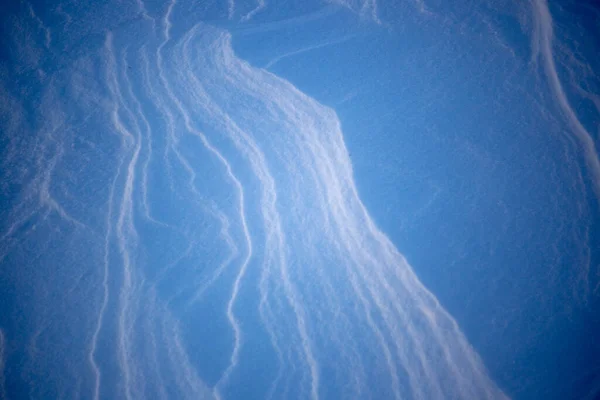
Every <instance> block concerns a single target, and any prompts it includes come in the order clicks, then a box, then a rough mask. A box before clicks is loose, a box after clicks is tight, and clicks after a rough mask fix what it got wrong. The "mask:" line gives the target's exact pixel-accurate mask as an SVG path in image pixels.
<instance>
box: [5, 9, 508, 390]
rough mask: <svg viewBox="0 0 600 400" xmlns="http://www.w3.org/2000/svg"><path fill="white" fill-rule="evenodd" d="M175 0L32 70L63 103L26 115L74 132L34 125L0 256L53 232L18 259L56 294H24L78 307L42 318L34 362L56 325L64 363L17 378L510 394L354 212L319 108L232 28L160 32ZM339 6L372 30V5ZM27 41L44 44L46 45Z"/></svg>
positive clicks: (117, 384) (77, 386) (149, 386)
mask: <svg viewBox="0 0 600 400" xmlns="http://www.w3.org/2000/svg"><path fill="white" fill-rule="evenodd" d="M181 3H184V2H183V0H179V1H176V0H171V1H170V2H168V3H167V4H164V6H163V7H162V8H160V9H158V10H157V9H155V8H154V7H153V6H151V4H150V3H148V4H146V3H144V2H143V1H141V0H139V1H137V2H136V4H137V6H136V10H135V12H136V17H135V18H133V19H132V20H131V21H130V20H127V23H122V24H121V23H119V24H116V26H115V27H113V28H111V29H106V28H104V23H102V24H101V25H102V31H101V32H102V34H99V35H97V36H94V37H95V38H101V37H103V38H104V41H103V42H102V41H100V40H99V41H98V42H99V43H98V46H97V47H98V48H97V49H93V50H90V53H89V54H88V53H86V51H87V50H86V49H85V48H82V47H81V46H77V52H78V53H77V55H75V56H73V57H74V60H69V62H71V63H72V64H73V65H70V64H69V62H67V61H65V66H64V68H62V67H61V68H60V69H59V70H58V71H57V72H55V73H54V74H55V75H53V76H50V77H48V80H47V81H48V82H49V83H48V85H49V86H50V87H49V88H48V92H50V93H56V94H63V93H64V94H65V97H64V98H62V102H61V98H54V97H52V98H51V101H50V100H47V101H44V102H41V103H40V104H41V106H40V108H43V112H40V114H41V115H44V116H45V115H48V116H55V117H57V119H59V120H60V121H63V122H64V125H67V126H68V128H69V129H64V126H63V125H61V124H56V126H57V128H56V129H48V127H44V129H40V130H39V131H38V132H35V133H36V134H37V135H39V136H41V138H35V140H33V139H32V140H31V142H36V141H39V143H41V144H39V145H38V146H40V147H42V148H43V149H44V151H42V153H44V154H42V155H41V156H39V158H38V159H37V161H38V162H37V163H33V164H35V165H33V166H32V167H31V169H32V172H31V175H32V178H31V179H30V180H31V182H30V186H32V189H31V190H30V193H27V195H26V196H23V198H24V199H25V200H28V201H29V200H31V199H33V200H31V201H29V202H28V203H26V204H25V203H22V204H23V205H21V206H18V207H17V211H18V213H17V214H15V215H17V216H18V218H16V217H15V218H13V221H11V222H10V224H11V225H10V226H8V227H7V229H5V230H4V231H3V233H2V237H0V239H1V240H0V242H2V243H1V244H2V245H3V247H2V249H4V248H5V247H6V248H7V251H6V252H5V251H4V250H3V252H2V257H4V253H6V254H8V253H9V251H12V249H13V247H16V246H17V245H16V244H15V245H14V246H13V245H12V239H13V236H15V235H17V234H18V233H19V232H21V233H20V234H21V236H26V235H25V233H27V234H31V235H33V234H34V233H36V232H37V231H36V229H38V228H36V226H38V225H39V226H41V228H39V229H40V230H42V228H46V227H47V225H57V226H59V227H60V228H62V229H63V231H64V232H59V229H57V230H56V232H58V233H57V234H56V236H57V237H58V238H59V239H60V240H56V241H55V242H52V243H51V244H52V245H50V244H48V245H46V247H40V248H41V250H39V248H38V247H34V246H32V248H33V249H34V250H37V251H39V254H35V257H37V258H38V259H39V260H33V261H35V262H39V265H41V266H45V267H46V268H47V270H45V271H46V273H47V275H46V276H45V277H51V278H52V279H55V281H53V282H55V283H63V282H67V283H68V285H58V284H56V286H50V285H49V284H48V285H47V286H44V285H45V282H44V279H38V280H36V281H35V283H36V285H37V286H36V290H39V291H40V292H44V293H46V292H47V293H51V294H52V295H53V296H54V295H55V292H56V291H57V290H58V289H57V288H60V293H61V295H62V292H63V291H65V292H68V293H78V292H77V291H78V290H79V291H81V293H82V294H80V295H79V297H76V296H75V295H73V297H72V298H76V299H77V301H74V300H71V301H72V303H66V302H65V304H66V305H63V303H60V301H62V300H63V298H62V297H60V298H59V297H58V295H56V296H55V297H56V298H58V300H56V299H55V297H50V295H48V297H49V298H51V299H53V300H54V301H56V302H57V304H60V306H61V307H62V308H61V307H57V308H56V310H55V309H53V310H52V312H54V313H56V315H60V316H61V317H64V319H65V320H67V321H68V323H66V324H65V325H66V326H67V328H65V329H64V330H60V329H61V327H60V326H58V325H60V324H57V323H54V320H53V319H52V318H57V317H56V316H55V315H52V316H51V317H47V316H45V315H42V316H41V318H40V320H42V322H43V323H40V324H39V325H40V326H36V327H35V332H36V333H35V340H32V342H35V343H36V346H37V347H36V349H42V348H43V346H44V340H45V338H46V336H45V335H46V333H45V331H44V329H56V331H53V332H52V335H48V336H49V337H51V338H52V339H53V340H54V339H55V338H67V339H65V340H64V343H63V342H60V343H58V344H56V343H55V342H53V344H52V348H53V349H58V350H56V353H60V352H65V355H63V354H58V355H56V354H54V355H53V357H54V358H52V357H48V359H52V360H55V359H56V360H57V361H55V362H56V364H57V365H60V364H61V363H62V364H63V365H65V366H68V368H65V369H60V370H59V369H57V368H49V367H47V368H45V369H43V368H40V369H38V370H35V368H36V366H35V364H36V362H37V361H40V359H33V358H32V359H30V360H28V362H29V364H31V365H34V366H33V367H31V368H32V371H33V372H32V376H33V373H35V374H38V376H42V372H43V373H47V374H49V375H50V376H51V378H49V380H53V381H56V382H57V386H60V388H59V389H57V391H61V393H66V395H65V397H69V394H70V395H72V397H84V398H92V399H94V400H98V399H103V398H122V399H130V400H133V399H139V398H160V399H198V398H200V399H222V400H225V399H234V398H267V399H288V398H289V399H293V398H301V399H312V400H317V399H357V398H358V399H369V398H371V399H381V398H385V399H407V398H413V399H446V398H452V399H501V398H505V395H504V394H503V393H502V391H501V390H500V389H499V388H498V387H496V385H495V384H494V383H493V382H492V381H491V380H490V378H489V377H488V375H487V372H486V370H485V368H484V366H483V364H482V362H481V360H480V359H479V357H478V355H477V354H476V353H475V351H474V350H473V349H472V348H471V346H470V345H469V343H468V342H467V340H466V339H465V337H464V335H463V334H462V333H461V331H460V329H459V327H458V326H457V323H456V322H455V321H454V319H453V318H452V317H451V316H450V315H449V314H448V313H447V312H446V311H445V310H444V309H443V308H442V307H441V306H440V304H439V303H438V301H437V300H436V298H435V297H434V296H433V295H432V294H431V293H430V292H429V291H428V290H427V289H426V288H425V287H424V286H423V285H422V284H421V283H420V282H419V280H418V279H417V277H416V276H415V274H414V272H413V270H412V268H411V266H410V265H409V264H408V262H407V261H406V259H405V258H404V257H403V256H402V254H400V253H399V252H398V250H397V249H396V248H395V247H394V245H393V244H392V242H391V241H390V240H389V239H388V238H387V237H386V236H385V235H384V234H383V233H382V232H381V231H380V230H379V229H378V228H377V226H375V224H374V222H373V221H372V219H371V217H370V216H369V213H368V211H367V210H366V209H365V206H364V205H363V203H362V202H361V199H360V198H359V195H358V193H357V189H356V185H355V181H354V177H353V170H352V164H351V162H350V158H349V155H348V151H347V149H346V146H345V143H344V136H343V132H342V130H341V123H340V120H339V119H338V117H337V115H336V113H335V111H334V110H332V109H331V108H328V107H325V106H323V105H321V104H319V103H318V102H317V101H315V100H314V99H312V98H311V97H309V96H307V95H305V94H304V93H302V92H300V91H299V90H298V89H297V88H296V87H294V86H293V85H292V84H291V83H289V82H287V81H285V80H283V79H281V78H279V77H277V76H276V75H274V74H272V73H270V72H269V71H267V70H265V69H261V68H255V67H253V66H251V65H249V64H248V63H247V62H244V61H243V60H241V59H240V58H238V57H237V56H236V55H235V54H234V51H233V48H232V44H231V40H232V39H231V35H230V34H229V33H228V32H227V31H224V30H222V29H217V28H215V27H211V26H209V25H206V24H204V23H197V24H196V23H195V22H193V23H190V22H189V21H188V20H185V21H187V24H188V25H187V26H186V24H185V23H182V24H179V23H177V24H176V23H175V21H178V19H177V18H178V17H179V18H182V17H181V15H180V14H181V13H183V11H182V10H184V11H185V10H188V11H189V10H190V9H192V8H191V7H190V8H185V7H188V6H189V5H187V4H183V5H182V4H181ZM238 3H239V2H238ZM238 3H236V2H234V1H233V0H230V1H228V2H224V4H222V7H223V9H221V10H220V11H219V12H221V13H223V12H224V10H226V11H227V15H228V17H229V19H231V20H232V21H231V23H232V24H233V22H240V21H235V19H236V18H240V19H241V22H244V21H250V20H252V18H255V19H258V16H257V15H259V13H261V12H265V13H266V7H268V6H269V4H268V3H267V2H265V1H262V0H258V1H256V2H251V3H250V6H251V7H250V9H248V7H245V8H244V7H242V4H241V3H239V4H238ZM338 3H342V5H344V6H345V7H347V8H349V9H351V10H353V11H354V12H357V13H359V14H361V15H364V16H368V17H369V18H372V19H373V20H375V21H378V17H377V3H376V2H375V1H374V0H369V1H366V2H361V3H358V2H357V3H354V2H338ZM246 6H247V5H246ZM59 9H60V10H62V7H57V12H58V10H59ZM29 10H30V14H31V17H32V18H34V19H36V21H37V20H38V19H39V18H38V17H37V14H35V13H34V10H33V8H31V7H29ZM65 10H66V11H71V9H70V8H68V7H65ZM241 10H244V12H241ZM66 11H64V12H63V11H61V15H62V14H64V15H63V16H62V17H61V18H62V19H68V18H67V17H69V18H72V21H76V20H77V18H75V14H73V16H72V17H71V14H67V13H66ZM190 13H191V11H190ZM40 15H41V14H40ZM155 15H160V16H161V18H156V19H154V17H153V16H155ZM196 20H197V18H196V19H194V21H196ZM39 21H41V19H39ZM132 21H133V22H132ZM252 23H254V22H253V21H252ZM73 24H74V22H73ZM40 26H41V27H42V28H43V29H45V30H46V32H47V35H46V36H44V37H45V38H47V39H46V42H45V46H46V47H51V46H54V45H58V44H60V41H59V40H62V36H61V35H62V34H63V33H61V32H58V31H50V28H45V26H46V25H43V24H41V22H40ZM65 29H67V28H65ZM53 32H54V33H55V36H52V35H51V34H50V33H53ZM131 32H134V33H135V35H134V34H132V33H131ZM140 32H141V33H143V34H141V33H140ZM347 37H351V35H348V36H347ZM345 38H346V37H344V38H342V39H341V40H340V42H341V41H343V40H346V39H345ZM77 40H79V38H78V39H77ZM332 44H334V42H330V43H325V44H323V45H319V46H324V45H332ZM65 48H68V47H65ZM314 48H315V47H308V48H303V49H300V50H298V51H297V52H296V53H295V54H297V53H299V52H305V51H309V50H311V49H314ZM291 54H293V53H288V54H284V55H282V56H280V57H279V58H275V59H273V60H272V61H271V63H270V65H273V64H275V63H276V62H278V60H280V59H281V58H282V57H286V56H289V55H291ZM63 102H64V103H66V104H63ZM15 104H18V103H17V102H15ZM82 115H83V116H84V117H82ZM58 116H60V118H58ZM15 126H16V127H15V128H13V129H12V130H11V132H10V133H11V134H12V135H13V136H14V137H15V138H17V137H20V136H18V135H17V133H18V132H20V128H21V126H20V125H17V124H16V125H15ZM71 131H73V132H71ZM31 136H32V137H34V136H35V135H31ZM38 139H39V140H38ZM32 148H35V147H33V146H32ZM15 149H16V150H18V149H17V145H15ZM52 149H56V151H51V150H52ZM16 150H15V152H14V154H18V152H17V151H16ZM45 153H51V156H47V154H45ZM82 171H83V172H82ZM34 200H35V201H34ZM30 203H31V204H34V203H35V204H34V206H30V205H29V204H30ZM19 207H20V208H19ZM38 214H39V215H41V216H42V218H38V217H39V215H38ZM36 218H37V219H36ZM32 221H33V222H32ZM50 232H54V231H50ZM84 234H85V235H87V236H85V237H86V238H87V239H86V240H87V241H86V240H83V239H81V238H82V237H83V236H82V235H84ZM32 237H33V239H32V241H36V240H37V239H38V238H39V237H38V236H32ZM23 241H24V240H23ZM4 242H6V243H8V244H10V246H12V247H10V246H8V244H7V245H4ZM9 242H10V243H9ZM48 243H50V241H48ZM53 246H54V247H56V248H59V249H60V250H61V251H58V252H57V253H56V254H53V257H54V258H52V257H47V258H46V257H45V255H46V251H50V250H48V249H52V248H53ZM77 257H79V258H77ZM32 258H34V257H32ZM40 260H41V261H40ZM53 260H60V262H61V265H62V264H65V265H66V267H64V268H65V269H62V270H59V271H58V272H60V274H59V273H55V271H56V270H58V267H56V265H54V264H53V263H52V261H53ZM33 261H32V262H33ZM63 261H64V262H63ZM35 265H36V266H37V265H38V264H35ZM71 265H72V269H71V270H69V269H67V268H68V267H69V266H71ZM82 265H86V266H90V267H87V269H84V268H83V267H81V266H82ZM80 270H82V271H83V272H81V271H80ZM48 271H50V272H48ZM73 271H77V274H73V273H72V272H73ZM73 275H75V276H76V279H73V278H72V276H73ZM63 287H64V288H66V289H64V290H63ZM65 296H66V295H65ZM70 299H71V298H70ZM77 307H81V310H80V309H77ZM60 313H64V315H63V314H60ZM73 315H75V316H73ZM67 316H68V317H69V318H67ZM36 317H37V315H36ZM36 321H37V320H36ZM57 326H58V327H57ZM46 327H49V328H46ZM75 333H77V334H76V335H75ZM7 335H8V336H9V337H11V335H10V333H6V331H5V330H4V328H3V329H0V397H5V391H6V390H7V389H6V385H5V382H4V376H5V375H4V373H5V372H6V368H5V367H6V365H5V362H6V360H7V352H8V351H9V350H11V348H12V347H13V346H12V345H11V346H9V345H8V343H7ZM71 337H77V338H78V339H77V341H72V340H70V338H71ZM61 346H62V347H61ZM77 346H79V347H80V348H77V350H76V351H75V350H72V348H74V347H77ZM32 347H33V346H32ZM71 352H72V353H71ZM40 353H41V351H40ZM61 357H64V358H61ZM80 360H81V361H80ZM41 361H43V360H41ZM53 362H54V361H53ZM48 365H51V364H48ZM53 374H54V375H53ZM71 377H77V379H71ZM248 387H251V388H252V389H247V388H248ZM33 390H34V389H32V391H33ZM247 390H252V392H251V393H250V392H248V391H247ZM33 397H35V396H33ZM57 397H60V393H58V394H57Z"/></svg>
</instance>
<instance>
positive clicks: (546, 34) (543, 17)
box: [531, 0, 600, 201]
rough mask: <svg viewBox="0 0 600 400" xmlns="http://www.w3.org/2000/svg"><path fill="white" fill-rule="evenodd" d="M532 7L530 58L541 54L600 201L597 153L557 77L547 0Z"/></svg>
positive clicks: (599, 164) (546, 71) (537, 1)
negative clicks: (533, 21) (531, 51)
mask: <svg viewBox="0 0 600 400" xmlns="http://www.w3.org/2000/svg"><path fill="white" fill-rule="evenodd" d="M531 8H532V13H533V17H534V20H535V24H536V25H535V31H534V35H533V37H532V49H533V54H532V58H533V59H535V58H537V57H539V54H541V55H542V58H543V67H544V71H545V73H546V77H547V79H548V83H549V84H550V88H551V89H552V92H553V93H554V96H555V97H556V101H557V102H558V106H559V107H560V109H561V110H562V112H563V114H564V116H565V118H566V119H567V122H568V123H569V124H570V125H571V128H572V129H573V132H572V133H573V135H574V136H575V138H576V139H577V141H578V142H579V144H580V145H581V147H582V150H583V156H584V158H585V162H586V164H587V167H588V169H589V170H590V173H591V175H592V179H593V182H592V185H593V187H594V192H595V194H596V197H597V199H598V201H600V157H599V156H598V150H597V148H596V143H595V141H594V138H593V137H592V135H591V134H590V133H589V132H588V131H587V129H585V127H584V126H583V124H582V123H581V121H580V120H579V118H578V117H577V114H576V113H575V111H574V110H573V107H572V106H571V104H570V103H569V100H568V98H567V95H566V93H565V91H564V88H563V85H562V83H561V81H560V78H559V76H558V72H557V70H556V63H555V61H554V53H553V50H552V46H553V45H552V42H553V36H554V34H553V28H552V25H553V21H552V15H551V14H550V10H549V8H548V2H547V1H546V0H531Z"/></svg>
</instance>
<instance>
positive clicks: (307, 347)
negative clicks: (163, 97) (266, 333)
mask: <svg viewBox="0 0 600 400" xmlns="http://www.w3.org/2000/svg"><path fill="white" fill-rule="evenodd" d="M201 26H202V25H200V24H199V25H196V26H195V27H194V28H193V29H192V30H190V32H188V34H187V35H186V36H184V39H183V45H182V47H181V50H180V51H182V54H183V60H185V61H186V63H187V64H186V65H184V66H183V68H181V69H178V70H183V71H190V68H191V65H190V64H189V62H190V61H189V57H188V54H189V50H188V43H189V40H190V39H191V38H192V37H193V35H194V33H195V31H196V30H197V29H198V28H199V27H201ZM186 67H187V68H186ZM187 79H188V81H187V83H188V84H189V83H191V84H192V85H191V87H192V88H194V89H195V93H197V94H200V95H201V96H203V95H204V93H203V92H204V88H203V85H202V83H201V82H200V81H199V80H198V79H197V78H196V76H194V75H193V74H188V75H187ZM203 100H205V101H203V102H202V104H205V107H206V112H208V114H209V115H210V116H211V117H216V118H217V120H219V121H221V126H220V128H221V130H222V133H224V134H226V135H227V136H228V138H230V139H231V140H232V142H233V143H234V146H235V147H236V148H237V149H238V151H239V152H240V153H241V154H242V155H244V157H245V158H247V159H248V160H249V162H250V165H251V167H252V170H253V172H254V174H255V176H256V177H257V178H258V179H259V181H260V182H261V183H262V188H263V189H262V193H261V210H262V213H263V221H264V224H265V229H266V232H267V237H269V238H273V240H274V241H273V242H271V243H273V244H274V246H275V249H274V250H273V251H274V252H275V253H276V254H275V257H276V258H277V260H276V261H277V264H278V266H279V274H280V277H281V279H282V282H283V287H284V291H285V295H286V298H287V300H288V302H289V304H290V305H291V307H292V309H293V312H294V315H295V319H296V324H297V327H298V331H299V334H300V338H301V342H302V347H303V352H304V354H305V357H306V362H307V364H308V366H309V369H310V371H311V372H310V375H311V397H312V398H314V399H316V398H318V387H319V373H318V369H319V367H318V365H317V361H316V358H315V356H314V354H313V353H314V352H313V350H312V344H311V339H310V337H309V334H308V330H307V327H306V320H307V318H306V311H305V310H304V308H303V307H302V305H301V303H299V301H298V299H297V298H298V294H297V289H296V288H295V287H294V284H293V283H292V282H291V280H290V278H289V276H288V275H289V274H288V268H287V259H286V257H285V254H284V251H285V250H284V249H285V243H284V242H285V238H284V233H283V231H282V228H281V223H280V216H279V213H278V210H277V209H276V197H277V189H276V187H275V180H274V179H273V177H272V175H271V172H270V170H269V167H268V165H267V163H266V160H265V156H264V154H263V153H262V151H261V150H260V148H259V147H258V145H257V143H256V142H255V141H254V140H253V138H252V137H251V136H250V135H249V134H248V133H247V132H245V131H243V130H242V129H240V128H239V127H238V126H237V124H236V123H235V122H234V121H233V120H232V119H231V118H230V116H229V115H228V114H227V113H226V112H224V111H223V110H222V109H221V108H220V107H219V106H218V105H217V104H215V102H214V101H211V99H210V98H204V99H203ZM196 104H197V103H196ZM184 119H185V121H186V127H187V128H188V129H189V130H190V131H192V129H190V127H189V126H188V121H189V118H188V117H184ZM267 248H268V250H267V251H269V250H270V249H271V248H272V246H267ZM269 261H270V260H266V262H267V264H270V262H269ZM268 273H269V272H267V274H268ZM236 284H237V280H236ZM235 297H237V287H235V286H234V292H233V295H232V301H231V303H230V305H231V304H232V303H233V300H234V298H235ZM263 299H264V294H263ZM263 299H261V301H263ZM230 310H231V308H230V307H229V306H228V316H232V313H230ZM236 351H239V346H237V342H236V346H235V347H234V353H233V355H234V356H236V357H233V356H232V361H234V362H232V363H231V365H230V367H231V368H228V369H227V370H226V371H225V373H224V378H223V379H224V380H225V381H226V378H228V376H229V374H230V373H231V371H232V370H233V368H234V367H235V366H237V363H238V362H239V360H238V358H237V353H236ZM218 387H219V384H218V385H217V388H218Z"/></svg>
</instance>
